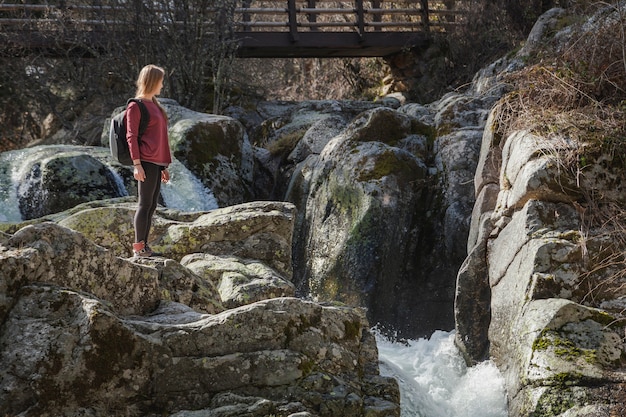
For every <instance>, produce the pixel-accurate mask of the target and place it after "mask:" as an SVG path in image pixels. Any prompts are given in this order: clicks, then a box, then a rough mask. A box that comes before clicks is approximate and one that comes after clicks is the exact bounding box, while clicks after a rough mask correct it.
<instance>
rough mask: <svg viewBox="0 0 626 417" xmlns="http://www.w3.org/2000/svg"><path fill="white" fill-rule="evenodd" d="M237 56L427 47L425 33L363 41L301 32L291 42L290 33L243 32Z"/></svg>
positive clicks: (379, 52) (363, 53) (369, 53)
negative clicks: (297, 39)
mask: <svg viewBox="0 0 626 417" xmlns="http://www.w3.org/2000/svg"><path fill="white" fill-rule="evenodd" d="M236 36H237V38H238V39H239V48H238V50H237V55H238V56H239V57H244V58H245V57H249V58H252V57H255V58H288V57H299V58H323V57H334V58H340V57H381V56H388V55H392V54H394V53H398V52H400V51H402V50H403V49H404V48H411V47H416V46H424V45H426V43H427V42H428V39H429V38H428V36H427V34H425V33H423V32H413V33H405V32H371V33H368V34H367V36H366V37H365V38H364V39H363V41H361V38H360V37H359V35H358V33H356V32H302V33H300V38H299V41H298V42H292V41H291V38H290V37H289V33H287V32H256V33H255V32H252V33H251V32H240V33H237V34H236Z"/></svg>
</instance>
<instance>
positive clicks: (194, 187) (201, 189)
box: [161, 160, 218, 211]
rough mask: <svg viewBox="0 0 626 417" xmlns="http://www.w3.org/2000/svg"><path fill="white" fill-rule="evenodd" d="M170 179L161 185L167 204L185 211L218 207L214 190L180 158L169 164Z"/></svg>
mask: <svg viewBox="0 0 626 417" xmlns="http://www.w3.org/2000/svg"><path fill="white" fill-rule="evenodd" d="M169 172H170V181H169V183H167V184H163V185H162V186H161V195H162V196H163V201H164V202H165V206H166V207H169V208H174V209H178V210H183V211H208V210H214V209H216V208H217V207H218V205H217V200H216V199H215V196H214V195H213V192H212V191H211V190H209V189H208V188H207V187H205V186H204V184H202V182H201V181H200V180H199V179H198V178H197V177H196V176H195V175H194V174H193V173H192V172H191V171H189V169H187V167H185V166H184V165H183V164H182V163H180V162H179V161H178V160H173V161H172V163H171V164H170V166H169Z"/></svg>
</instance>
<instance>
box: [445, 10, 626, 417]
mask: <svg viewBox="0 0 626 417" xmlns="http://www.w3.org/2000/svg"><path fill="white" fill-rule="evenodd" d="M607 13H608V14H611V13H614V14H615V13H617V12H616V10H615V9H612V8H608V9H605V10H603V11H602V12H601V15H602V16H606V14H607ZM562 15H563V13H562V11H559V10H553V11H550V12H549V13H547V14H546V15H545V16H544V18H542V19H540V21H539V22H538V25H540V26H542V27H539V28H536V30H533V33H532V34H531V35H532V36H531V39H530V42H529V43H528V45H527V47H526V48H524V49H523V50H522V51H521V54H522V55H523V56H528V54H530V53H531V49H532V48H533V47H537V45H540V44H544V43H545V42H542V40H541V39H540V38H541V36H540V35H541V34H542V33H544V34H545V33H548V32H550V31H549V30H546V27H548V28H549V27H552V28H554V27H556V26H558V24H557V19H559V18H560V17H561V16H562ZM600 20H601V21H602V22H605V20H604V18H602V19H600ZM600 20H596V21H600ZM592 21H594V19H592V20H590V22H592ZM593 27H594V26H593V24H591V23H590V24H588V25H585V26H584V28H585V30H591V31H593V30H595V29H594V28H593ZM564 31H571V28H568V29H564ZM568 33H569V32H568ZM565 37H566V36H565V35H563V34H560V35H559V34H557V35H556V36H555V38H557V39H558V38H561V39H564V38H565ZM543 41H545V39H543ZM520 65H521V64H520V61H515V60H514V61H509V62H506V60H503V61H502V62H500V63H498V64H497V66H493V67H492V69H493V70H496V68H497V67H499V68H501V69H505V71H511V70H514V69H515V68H516V67H517V68H519V66H520ZM495 72H497V71H494V76H493V77H492V78H491V80H488V79H487V80H485V81H484V83H483V84H482V85H483V86H487V85H491V86H492V87H495V85H496V84H497V78H498V75H495ZM484 74H485V75H487V74H488V72H487V71H486V72H485V73H484ZM502 74H503V73H501V72H500V75H502ZM493 81H496V82H495V83H494V82H493ZM559 117H562V118H567V117H568V116H567V115H565V114H563V115H559ZM501 122H502V120H501V119H498V118H497V110H496V111H494V112H492V114H491V115H490V118H489V120H488V122H487V127H486V129H485V131H484V134H483V138H482V149H481V154H480V159H479V163H478V167H477V169H476V176H475V181H474V186H475V193H476V204H475V206H474V211H473V215H472V223H471V231H470V234H469V236H470V238H469V241H468V250H469V255H468V257H467V258H466V260H465V262H464V264H463V266H462V268H461V269H460V271H459V274H458V283H457V296H456V306H455V316H456V327H457V335H456V342H457V345H458V346H459V347H460V348H461V349H462V351H463V352H464V353H465V355H466V357H467V359H468V360H469V361H470V362H475V361H480V360H482V359H484V358H486V357H491V358H492V359H493V360H494V361H495V362H496V364H497V365H498V367H499V368H500V370H501V371H502V372H503V374H504V377H505V380H506V388H507V393H508V397H509V415H510V416H512V417H529V416H532V417H544V416H545V417H548V416H551V417H554V416H558V417H574V416H575V417H592V416H613V415H624V412H625V411H626V410H625V409H624V406H623V404H624V388H625V381H626V375H625V374H624V371H623V370H624V365H625V364H626V362H625V359H624V358H626V349H625V347H624V343H623V337H624V319H623V312H624V309H625V307H626V304H625V303H624V297H623V271H622V270H623V268H624V253H625V251H626V247H625V245H624V239H623V224H622V223H621V222H623V214H621V216H622V217H621V219H622V220H621V221H620V220H619V216H620V214H619V213H623V212H621V211H619V210H618V211H615V210H614V209H615V208H616V207H624V203H626V201H625V200H626V194H624V192H623V185H622V184H623V183H624V180H626V171H624V166H623V164H620V163H608V162H607V161H610V160H611V156H610V155H609V154H600V155H598V154H596V153H593V152H592V153H587V152H589V151H587V147H586V146H587V145H588V143H585V140H582V141H574V140H572V139H571V138H570V137H569V136H568V134H567V133H566V132H554V133H552V134H550V135H539V134H535V133H532V132H530V131H528V130H525V129H509V130H511V132H510V133H508V134H506V135H505V136H503V135H501V134H500V133H499V132H502V131H503V129H502V126H498V123H501ZM571 122H572V123H575V122H576V120H572V121H571ZM504 130H506V129H504ZM590 136H591V135H590ZM583 137H584V136H583ZM572 154H576V155H578V157H579V158H581V159H584V161H585V166H584V169H579V170H570V169H569V168H570V167H571V165H570V164H568V163H567V157H568V155H572ZM612 210H613V211H612ZM611 213H612V215H611ZM612 216H613V217H612ZM615 216H618V217H615ZM597 219H602V220H601V221H597ZM620 271H622V272H620Z"/></svg>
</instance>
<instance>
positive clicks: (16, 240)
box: [0, 202, 399, 417]
mask: <svg viewBox="0 0 626 417" xmlns="http://www.w3.org/2000/svg"><path fill="white" fill-rule="evenodd" d="M128 210H129V207H126V206H125V203H120V202H118V203H112V204H111V206H110V207H107V205H106V204H104V203H96V204H94V207H89V205H83V206H82V207H79V208H76V209H75V210H73V211H72V212H70V213H66V214H59V215H57V216H56V217H55V220H56V221H57V222H58V223H63V224H64V225H65V226H62V225H60V224H57V223H56V222H52V221H34V222H30V223H31V224H29V225H26V226H24V225H15V227H14V229H17V230H16V231H15V230H12V229H11V228H7V229H6V230H7V233H3V234H2V236H1V239H0V289H1V290H2V297H1V298H0V300H1V303H0V323H1V324H0V330H1V331H0V367H1V368H2V369H3V373H2V376H1V377H0V387H1V388H0V410H1V412H2V413H3V414H7V415H18V414H19V415H23V416H40V415H77V414H84V415H91V416H110V415H121V414H126V415H145V416H150V415H156V414H158V415H177V416H182V415H195V414H194V413H204V414H203V415H230V416H235V415H249V416H258V417H262V416H267V415H272V414H273V415H277V416H278V415H280V416H289V415H320V416H354V417H357V416H363V415H368V416H381V417H382V416H398V415H399V394H398V387H397V383H396V382H395V380H393V379H388V378H383V377H381V376H380V375H379V373H378V364H377V361H378V358H377V349H376V343H375V339H374V337H373V335H372V333H370V330H369V323H368V321H367V319H366V318H365V315H364V313H363V312H362V311H361V310H359V309H355V308H351V307H341V306H338V305H334V306H330V305H328V306H326V305H322V304H318V303H314V302H307V301H303V300H300V299H296V298H289V297H283V296H284V295H289V294H293V285H292V284H291V283H290V282H289V278H290V276H291V274H290V273H289V271H290V245H291V241H290V239H291V234H292V230H293V220H294V216H293V210H294V207H293V205H291V204H289V203H271V202H270V203H250V204H247V205H243V206H233V207H230V208H227V209H219V210H216V211H215V212H211V213H194V214H188V213H177V212H174V211H170V210H160V211H159V212H158V213H157V219H156V221H155V223H156V224H158V226H157V227H156V228H155V229H156V233H155V236H157V237H155V239H156V240H157V241H158V240H159V239H163V242H174V241H175V242H176V244H175V245H174V244H171V246H167V244H166V243H164V244H162V245H161V246H160V248H162V249H165V250H168V249H171V250H172V251H173V252H175V253H176V254H178V255H182V252H181V251H182V250H183V249H182V248H184V247H186V248H188V255H187V256H183V257H182V258H183V261H182V263H179V262H177V261H176V260H175V259H168V258H159V257H155V258H145V259H140V260H133V259H126V258H123V257H119V256H116V251H118V250H119V248H118V246H117V245H119V242H118V241H115V240H112V236H114V235H115V233H114V226H115V225H116V223H117V224H119V223H125V222H127V221H128V220H129V219H128V217H129V213H128V212H127V211H128ZM115 216H119V217H118V221H117V222H110V223H108V224H103V223H100V229H106V232H105V233H102V234H98V233H97V229H96V228H95V227H94V226H93V225H94V219H97V218H100V219H104V218H114V217H115ZM207 216H208V217H207ZM21 226H24V227H21ZM66 226H71V227H72V228H73V229H69V228H68V227H66ZM218 226H219V227H218ZM80 229H83V230H84V232H83V233H81V232H79V231H77V230H80ZM165 236H167V239H165ZM175 237H176V239H175ZM129 242H130V240H129ZM111 243H113V244H112V245H110V246H111V248H110V249H107V248H105V246H109V244H111ZM255 248H256V250H257V252H254V250H255ZM281 250H285V251H286V253H284V254H281V253H280V251H281ZM255 253H258V254H259V257H254V256H253V255H254V254H255ZM270 263H271V264H272V265H273V267H271V266H269V265H268V264H270ZM270 297H272V298H271V299H269V298H270ZM274 297H278V298H274ZM235 306H236V307H237V308H230V307H235ZM228 308H230V309H228Z"/></svg>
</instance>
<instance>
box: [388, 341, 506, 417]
mask: <svg viewBox="0 0 626 417" xmlns="http://www.w3.org/2000/svg"><path fill="white" fill-rule="evenodd" d="M376 340H377V344H378V353H379V359H380V362H381V365H380V372H381V374H382V375H385V376H391V377H394V378H395V379H396V380H398V383H399V385H400V396H401V408H402V411H401V417H507V410H506V397H505V390H504V380H503V378H502V375H501V374H500V372H499V371H498V369H497V368H496V366H495V365H494V364H493V363H491V362H489V361H487V362H483V363H480V364H478V365H476V366H473V367H470V368H468V367H467V366H466V365H465V361H464V360H463V358H462V357H461V355H460V353H459V351H458V349H457V348H456V347H455V346H454V332H442V331H437V332H435V333H434V334H433V335H432V336H431V337H430V338H429V339H419V340H409V341H408V342H406V343H398V342H390V341H389V340H387V339H385V338H384V337H382V336H380V335H377V337H376Z"/></svg>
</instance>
